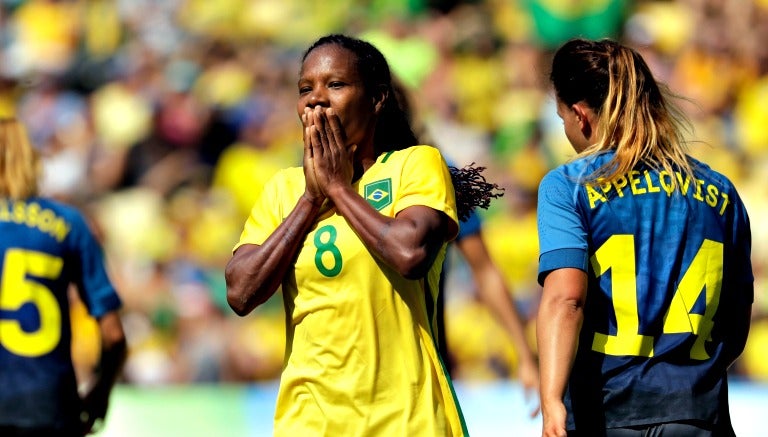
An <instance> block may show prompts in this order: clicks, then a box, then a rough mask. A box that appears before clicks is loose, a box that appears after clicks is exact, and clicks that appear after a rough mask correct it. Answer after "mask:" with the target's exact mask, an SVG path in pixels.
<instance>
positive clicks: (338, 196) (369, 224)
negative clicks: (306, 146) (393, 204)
mask: <svg viewBox="0 0 768 437" xmlns="http://www.w3.org/2000/svg"><path fill="white" fill-rule="evenodd" d="M308 125H309V126H310V128H309V129H310V130H309V132H308V135H307V136H309V137H310V138H311V144H312V150H313V156H314V159H315V172H316V176H317V183H318V185H319V186H320V187H321V189H322V192H323V193H324V194H325V195H326V196H327V197H328V198H329V200H331V202H332V203H333V205H334V206H335V207H336V210H337V212H338V213H339V214H340V215H342V216H343V217H344V218H345V219H346V220H347V222H348V223H349V225H350V226H351V227H352V229H353V230H354V231H355V233H356V234H357V235H358V237H360V239H361V240H362V241H363V243H364V244H365V245H366V247H368V249H369V250H370V251H371V252H372V253H373V254H374V255H375V256H376V257H377V258H379V259H381V260H382V261H383V262H385V263H386V264H387V265H389V266H390V267H392V268H393V269H395V270H396V271H397V272H399V273H400V274H401V275H403V276H404V277H406V278H409V279H415V278H420V277H423V276H424V275H425V274H426V272H427V271H428V270H429V268H430V267H431V266H432V263H433V262H434V260H435V258H436V257H437V254H438V252H439V250H440V248H441V247H442V245H443V244H444V243H445V241H446V236H447V235H448V233H449V232H450V229H449V227H450V226H451V223H452V221H451V220H450V218H448V216H447V215H445V214H444V213H442V212H440V211H437V210H434V209H432V208H429V207H426V206H412V207H409V208H406V209H405V210H403V211H401V212H400V213H399V214H398V215H397V216H396V217H395V218H392V217H387V216H384V215H382V214H380V213H379V212H378V211H376V210H375V209H374V208H373V207H372V206H371V205H370V204H368V202H367V201H366V200H365V199H363V198H362V197H361V196H360V195H359V194H358V193H357V191H356V190H355V189H354V188H353V187H352V175H353V173H354V168H353V164H352V155H351V154H352V153H354V146H353V147H352V148H350V149H349V150H348V149H347V147H346V146H345V145H344V144H345V138H344V132H343V128H342V126H341V122H340V120H339V118H338V116H336V114H335V113H334V112H333V110H331V109H328V110H325V111H323V110H320V109H319V108H318V110H315V111H314V112H313V113H312V115H311V117H310V120H309V121H308ZM454 226H455V225H454Z"/></svg>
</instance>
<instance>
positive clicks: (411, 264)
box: [329, 187, 444, 279]
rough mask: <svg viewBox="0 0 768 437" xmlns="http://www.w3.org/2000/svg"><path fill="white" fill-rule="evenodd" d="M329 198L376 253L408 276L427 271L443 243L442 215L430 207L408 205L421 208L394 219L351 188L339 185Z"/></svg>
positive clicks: (418, 274)
mask: <svg viewBox="0 0 768 437" xmlns="http://www.w3.org/2000/svg"><path fill="white" fill-rule="evenodd" d="M329 197H330V198H331V200H332V201H333V204H334V205H335V207H336V210H337V212H338V213H339V214H340V215H342V216H343V217H344V218H345V219H346V220H347V222H348V223H349V225H350V227H352V229H353V230H354V231H355V233H356V234H357V236H358V237H359V238H360V239H361V240H362V242H363V244H365V246H366V247H367V248H368V249H369V250H370V251H371V252H372V253H373V254H374V256H376V257H377V258H378V259H380V260H382V261H383V262H384V263H386V264H387V265H388V266H390V267H391V268H393V269H394V270H396V271H397V272H399V273H400V274H401V275H403V276H404V277H406V278H411V279H415V278H418V277H422V276H423V275H424V274H426V272H427V270H429V267H430V266H431V265H432V263H433V262H434V260H435V257H436V256H437V252H438V249H439V248H440V246H441V245H442V244H443V243H444V236H443V235H442V234H441V233H440V228H441V226H442V223H441V221H440V215H439V213H438V212H436V211H434V210H432V209H431V208H428V207H412V208H408V210H415V209H418V208H422V210H421V211H420V212H414V211H408V212H406V211H404V212H402V213H401V214H400V215H399V216H398V217H397V218H392V217H387V216H385V215H382V214H380V213H379V212H378V211H376V210H375V209H374V208H373V207H371V206H370V205H369V204H368V202H367V201H366V200H365V199H363V198H362V197H361V196H360V195H359V194H358V193H357V192H355V191H354V190H353V189H352V188H351V187H339V188H338V189H336V190H335V191H333V192H332V194H330V195H329Z"/></svg>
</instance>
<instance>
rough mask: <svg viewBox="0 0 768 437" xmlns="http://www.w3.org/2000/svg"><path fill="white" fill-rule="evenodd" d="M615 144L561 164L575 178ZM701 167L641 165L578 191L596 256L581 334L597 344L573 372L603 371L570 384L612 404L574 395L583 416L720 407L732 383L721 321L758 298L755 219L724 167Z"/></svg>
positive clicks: (648, 418) (703, 411)
mask: <svg viewBox="0 0 768 437" xmlns="http://www.w3.org/2000/svg"><path fill="white" fill-rule="evenodd" d="M610 156H611V155H610V154H606V155H603V156H600V157H598V158H597V161H596V162H594V163H593V164H592V165H593V166H592V167H587V170H586V171H585V167H584V166H583V164H584V162H587V161H583V162H581V163H578V162H577V163H575V164H574V165H570V166H566V170H565V171H566V173H567V172H568V171H573V172H574V173H572V174H570V175H569V176H570V177H574V178H576V177H579V176H580V175H584V174H586V173H588V172H589V170H588V169H589V168H591V169H595V168H597V166H599V165H601V164H602V163H604V162H606V160H607V159H609V158H610ZM694 168H695V170H694V171H695V175H694V177H691V176H690V175H686V174H685V173H684V172H679V171H676V172H674V174H669V173H667V172H663V171H662V172H659V171H656V170H653V169H650V168H647V167H639V168H637V169H636V170H633V171H630V172H628V173H627V174H625V175H621V176H620V177H619V178H617V179H616V180H614V181H613V182H612V183H610V184H602V185H600V184H595V185H591V186H586V187H585V186H582V187H581V190H579V192H578V198H577V200H576V202H577V205H578V208H580V210H581V213H580V216H581V217H582V219H583V220H584V223H583V226H584V228H585V230H586V232H587V235H588V236H589V243H588V244H589V248H588V252H589V266H590V269H589V281H588V282H589V291H588V293H587V302H586V306H585V322H584V326H583V328H582V331H581V337H580V344H582V345H589V347H583V346H582V347H580V352H579V355H578V356H577V360H576V363H575V367H574V370H575V371H574V374H577V375H584V374H592V375H594V376H595V378H600V380H601V382H602V383H600V384H595V382H596V381H594V380H591V381H587V380H582V381H571V386H570V395H571V396H573V397H574V398H583V399H592V401H589V402H583V403H582V405H589V406H590V407H592V406H594V405H601V404H602V405H604V406H605V411H602V412H594V411H592V412H587V411H583V410H581V408H580V407H579V404H580V402H578V400H577V399H574V400H573V404H572V405H573V408H574V413H575V414H576V416H577V420H578V416H579V415H581V416H582V417H588V416H591V417H592V418H593V419H594V417H595V416H594V415H595V414H599V415H601V416H603V415H604V420H599V422H604V423H606V424H607V425H608V426H611V425H616V426H627V425H628V424H643V423H658V422H664V421H675V420H681V419H686V418H688V419H706V420H709V421H711V419H712V418H713V417H716V416H717V415H718V414H723V413H724V412H719V411H713V410H711V409H710V410H708V409H707V406H712V405H718V402H717V400H716V398H717V397H718V396H721V395H722V390H724V381H723V380H722V379H723V375H724V373H725V367H724V366H725V365H726V364H725V363H724V360H723V357H722V354H723V350H724V348H725V347H726V346H725V345H724V342H725V341H728V340H727V338H725V336H724V335H722V332H723V326H724V325H723V324H728V323H731V321H730V320H729V316H728V315H729V314H732V313H738V311H733V308H735V307H738V305H746V304H748V303H749V302H751V299H752V291H751V286H749V287H748V286H745V285H744V284H748V283H751V281H752V276H751V275H752V274H751V267H750V265H749V251H750V245H749V238H750V237H749V221H748V218H747V215H746V211H745V209H744V206H743V204H742V203H741V200H740V198H739V196H738V194H737V192H736V190H735V189H734V187H733V185H732V184H731V182H730V181H728V180H727V178H725V177H724V176H723V175H721V174H719V173H717V172H715V171H713V170H711V169H710V168H709V167H708V166H706V165H704V164H702V163H698V162H695V166H694ZM673 181H675V183H673ZM729 305H731V306H732V307H730V308H729V307H728V306H729ZM662 400H663V401H662ZM593 401H594V402H593ZM659 402H663V403H664V405H665V407H664V408H659ZM614 417H616V418H620V419H621V422H616V423H614V422H613V418H614ZM590 420H592V419H590ZM617 420H618V419H617ZM715 421H716V420H715Z"/></svg>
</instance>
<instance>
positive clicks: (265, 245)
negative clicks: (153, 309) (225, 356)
mask: <svg viewBox="0 0 768 437" xmlns="http://www.w3.org/2000/svg"><path fill="white" fill-rule="evenodd" d="M297 112H298V115H299V117H300V118H301V120H302V123H303V124H304V162H303V167H296V168H290V169H286V170H283V171H280V172H278V173H277V175H276V176H275V177H274V178H273V179H272V180H271V181H270V182H268V183H267V184H266V186H265V187H264V190H263V192H262V195H261V197H260V199H259V200H258V201H257V202H256V204H255V206H254V207H253V210H252V212H251V215H250V217H249V218H248V219H247V221H246V223H245V229H244V231H243V233H242V235H241V238H240V241H239V242H238V243H237V245H236V247H235V250H234V254H233V257H232V259H231V260H230V262H229V263H228V265H227V268H226V281H227V298H228V301H229V304H230V306H231V307H232V309H233V310H234V311H235V312H236V313H237V314H240V315H245V314H248V313H250V312H251V311H252V310H253V309H254V308H255V307H256V306H257V305H259V304H261V303H263V302H265V301H266V300H267V299H269V297H270V296H272V295H273V294H274V293H275V291H276V290H277V289H278V287H280V286H282V292H283V299H284V302H285V310H286V317H287V324H286V325H287V345H286V347H287V350H286V361H285V365H284V369H283V372H282V375H281V379H280V389H279V393H278V399H277V406H276V412H275V424H274V433H275V435H276V436H295V435H313V436H323V435H325V436H340V435H343V436H369V435H393V436H394V435H397V436H405V435H430V436H438V435H439V436H460V435H466V434H467V430H466V426H465V424H464V419H463V417H462V413H461V409H460V407H459V404H458V402H457V400H456V397H455V395H454V392H453V386H452V383H451V380H450V378H449V376H448V374H447V373H446V371H445V369H444V367H443V365H442V363H441V361H440V358H439V355H438V351H437V348H436V346H435V334H434V327H435V320H434V316H435V300H436V293H437V290H438V279H439V276H440V269H441V266H442V260H443V258H444V256H445V250H446V244H447V243H448V241H450V240H451V239H452V238H454V237H455V236H456V233H457V231H458V219H459V218H460V217H461V216H462V215H465V214H462V212H461V211H459V210H458V209H462V208H461V205H460V206H459V208H457V205H456V201H455V194H454V188H453V185H452V179H451V173H450V171H449V169H448V167H447V165H446V163H445V161H444V159H443V157H442V155H441V154H440V152H439V151H438V149H437V148H435V147H431V146H425V145H418V142H417V140H416V136H415V135H414V133H413V130H412V129H411V127H410V124H409V122H408V119H407V116H406V114H405V113H404V112H403V111H402V109H401V108H400V106H399V105H398V102H397V99H396V95H395V92H394V91H393V86H392V78H391V75H390V70H389V67H388V65H387V62H386V60H385V59H384V56H383V55H382V54H381V53H380V52H379V50H377V49H376V48H375V47H373V46H372V45H371V44H369V43H367V42H364V41H361V40H358V39H355V38H351V37H347V36H344V35H329V36H326V37H323V38H320V39H319V40H318V41H316V42H315V43H314V44H313V45H312V46H311V47H309V49H308V50H307V51H306V52H305V54H304V57H303V60H302V65H301V70H300V74H299V80H298V104H297ZM480 197H481V196H467V198H468V199H471V200H472V201H476V200H477V199H478V198H480Z"/></svg>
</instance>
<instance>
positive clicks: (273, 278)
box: [224, 196, 320, 316]
mask: <svg viewBox="0 0 768 437" xmlns="http://www.w3.org/2000/svg"><path fill="white" fill-rule="evenodd" d="M319 212H320V206H318V205H316V204H314V203H312V202H311V201H310V200H309V199H308V198H307V197H305V196H302V197H300V198H299V201H298V203H297V204H296V207H295V208H294V209H293V211H291V213H290V214H288V217H286V219H285V220H284V221H283V222H282V223H281V224H280V225H279V226H278V227H277V229H275V231H274V232H273V233H272V234H271V235H270V236H269V237H268V238H267V240H266V241H265V242H264V244H261V245H256V244H244V245H242V246H240V247H239V248H237V250H236V251H235V253H234V254H233V255H232V258H231V259H230V260H229V262H228V263H227V266H226V268H225V270H224V278H225V280H226V284H227V302H228V303H229V306H230V307H231V308H232V310H233V311H234V312H235V313H236V314H238V315H240V316H244V315H246V314H249V313H250V312H251V311H253V309H254V308H256V307H257V306H259V305H261V304H262V303H264V302H266V301H267V300H268V299H269V298H270V297H271V296H272V295H273V294H274V293H275V291H277V289H278V287H279V286H280V284H281V283H282V281H283V278H284V277H285V274H286V272H287V271H288V269H289V268H290V266H291V265H292V264H293V262H294V261H295V258H296V255H297V253H298V251H299V248H300V247H301V244H302V242H303V241H304V238H305V236H306V235H307V232H308V231H309V229H310V228H311V227H312V225H313V223H314V222H315V220H316V218H317V216H318V214H319Z"/></svg>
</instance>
